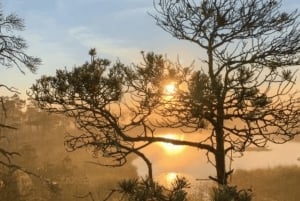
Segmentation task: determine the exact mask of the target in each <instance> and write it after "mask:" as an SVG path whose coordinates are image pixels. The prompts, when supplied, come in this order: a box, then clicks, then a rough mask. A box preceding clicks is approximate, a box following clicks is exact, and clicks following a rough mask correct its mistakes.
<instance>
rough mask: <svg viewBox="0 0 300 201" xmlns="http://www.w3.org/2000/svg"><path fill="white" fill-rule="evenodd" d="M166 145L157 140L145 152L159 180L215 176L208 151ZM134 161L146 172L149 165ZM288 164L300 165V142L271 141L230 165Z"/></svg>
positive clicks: (141, 172) (248, 167)
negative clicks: (279, 142)
mask: <svg viewBox="0 0 300 201" xmlns="http://www.w3.org/2000/svg"><path fill="white" fill-rule="evenodd" d="M189 136H190V137H191V138H193V136H191V135H189ZM165 145H166V146H165ZM165 145H163V144H162V143H155V144H153V145H152V146H150V147H148V148H147V149H145V150H144V153H145V155H146V156H147V157H148V158H149V159H150V160H151V161H152V166H153V173H154V175H155V177H156V178H157V179H158V180H160V181H162V182H167V183H169V182H170V181H171V180H172V178H176V175H181V176H185V177H186V178H188V179H189V180H191V182H193V181H195V180H199V179H200V180H202V179H207V178H208V176H210V175H215V169H214V167H213V166H212V165H211V164H209V163H208V160H207V157H206V152H204V151H201V150H199V149H195V148H190V147H183V146H175V145H172V146H171V145H169V144H165ZM176 147H177V148H176ZM212 159H213V158H212ZM133 164H134V165H135V166H136V167H137V171H138V174H139V175H140V176H145V175H146V174H147V167H146V165H145V164H144V162H143V161H142V160H141V159H135V160H134V161H133ZM289 165H299V166H300V143H298V142H288V143H285V144H272V143H269V144H267V146H266V149H263V150H257V149H251V150H250V151H246V152H245V153H244V154H243V156H241V157H238V156H236V157H234V161H233V162H232V164H231V166H232V167H233V168H234V169H235V170H236V169H244V170H251V169H258V168H272V167H276V166H289Z"/></svg>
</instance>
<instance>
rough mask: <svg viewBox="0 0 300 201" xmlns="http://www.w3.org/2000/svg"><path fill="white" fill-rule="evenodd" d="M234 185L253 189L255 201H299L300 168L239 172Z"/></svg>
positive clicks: (234, 178)
mask: <svg viewBox="0 0 300 201" xmlns="http://www.w3.org/2000/svg"><path fill="white" fill-rule="evenodd" d="M231 183H232V184H233V185H237V186H238V187H239V188H243V189H248V188H251V189H252V190H253V193H254V199H253V201H299V200H300V191H299V188H300V167H298V166H280V167H275V168H268V169H256V170H251V171H246V170H237V171H236V172H235V173H234V175H233V177H232V182H231Z"/></svg>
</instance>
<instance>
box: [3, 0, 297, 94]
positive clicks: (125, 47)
mask: <svg viewBox="0 0 300 201" xmlns="http://www.w3.org/2000/svg"><path fill="white" fill-rule="evenodd" d="M0 2H1V9H2V11H3V12H4V14H6V15H7V14H10V13H14V14H17V15H18V16H19V17H21V18H23V19H24V21H25V26H26V29H25V30H24V31H22V32H18V33H17V34H18V35H20V36H22V37H23V38H25V40H26V41H27V43H28V46H29V48H28V50H27V52H28V54H30V55H33V56H36V57H40V58H41V59H42V61H43V64H42V65H41V66H40V67H39V69H38V71H37V73H35V74H32V73H30V72H29V71H25V73H26V74H25V75H23V74H22V73H21V72H20V71H18V69H17V68H10V69H5V68H0V81H1V83H3V84H6V85H8V86H14V87H16V88H18V89H19V91H20V92H21V93H22V95H24V94H25V92H26V90H28V88H29V87H30V86H31V85H32V84H33V83H34V82H35V80H36V79H38V78H40V77H41V75H54V74H55V71H56V69H61V68H65V67H67V68H72V67H74V66H75V65H81V64H83V63H84V62H86V61H88V60H89V56H88V51H89V49H90V48H96V49H97V53H98V56H99V57H101V58H108V59H110V60H111V61H115V60H117V59H119V60H120V61H121V62H123V63H126V64H130V63H132V62H134V63H138V62H139V61H140V60H141V58H142V57H141V54H140V52H141V51H142V50H143V51H145V52H148V51H154V52H155V53H159V54H163V55H166V56H167V57H168V58H170V59H171V60H176V59H177V57H179V58H180V60H181V61H183V63H185V64H187V65H188V64H190V63H191V62H192V61H193V60H197V59H199V58H200V54H201V49H199V48H198V47H196V46H195V45H194V44H191V43H189V42H187V41H179V40H177V39H175V38H173V37H172V36H171V35H170V34H169V33H167V32H165V31H164V30H162V29H161V28H160V27H158V26H157V25H156V23H155V20H154V19H153V17H151V15H150V14H155V10H154V7H153V1H152V0H2V1H0ZM282 4H283V7H284V9H287V10H291V9H296V8H300V2H299V1H298V0H283V2H282Z"/></svg>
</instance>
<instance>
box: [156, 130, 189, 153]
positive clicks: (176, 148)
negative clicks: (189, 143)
mask: <svg viewBox="0 0 300 201" xmlns="http://www.w3.org/2000/svg"><path fill="white" fill-rule="evenodd" d="M162 137H164V138H168V139H174V140H175V139H176V140H183V136H182V135H175V134H167V135H163V136H162ZM159 144H160V146H161V147H162V148H163V149H164V151H165V152H166V153H167V154H179V153H180V152H182V151H183V149H184V146H182V145H174V144H171V143H166V142H160V143H159Z"/></svg>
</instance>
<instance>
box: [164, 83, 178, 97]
mask: <svg viewBox="0 0 300 201" xmlns="http://www.w3.org/2000/svg"><path fill="white" fill-rule="evenodd" d="M175 92H176V86H175V83H169V84H167V85H166V86H165V93H166V94H167V95H172V94H174V93H175Z"/></svg>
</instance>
